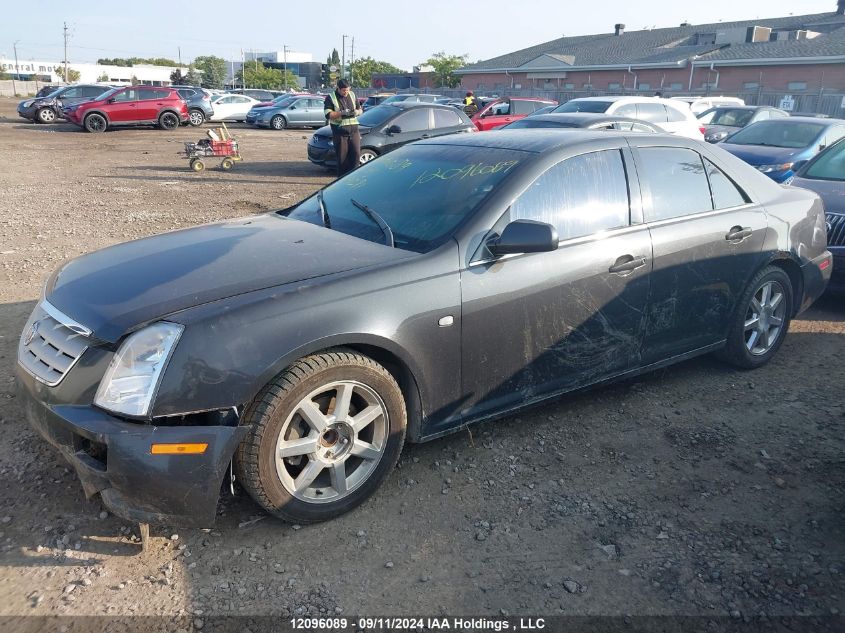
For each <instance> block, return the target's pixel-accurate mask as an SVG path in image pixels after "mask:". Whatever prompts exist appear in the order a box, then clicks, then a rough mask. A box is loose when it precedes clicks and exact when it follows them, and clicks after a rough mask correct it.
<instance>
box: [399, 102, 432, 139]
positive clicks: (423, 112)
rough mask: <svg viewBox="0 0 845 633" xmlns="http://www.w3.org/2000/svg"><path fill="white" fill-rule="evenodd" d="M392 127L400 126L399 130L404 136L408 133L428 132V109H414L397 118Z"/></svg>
mask: <svg viewBox="0 0 845 633" xmlns="http://www.w3.org/2000/svg"><path fill="white" fill-rule="evenodd" d="M391 125H397V126H399V129H400V131H401V132H402V133H403V134H404V133H406V132H417V131H419V130H427V129H428V108H413V109H411V110H409V111H408V112H405V113H404V114H400V115H399V116H398V117H396V118H395V119H394V120H393V123H391Z"/></svg>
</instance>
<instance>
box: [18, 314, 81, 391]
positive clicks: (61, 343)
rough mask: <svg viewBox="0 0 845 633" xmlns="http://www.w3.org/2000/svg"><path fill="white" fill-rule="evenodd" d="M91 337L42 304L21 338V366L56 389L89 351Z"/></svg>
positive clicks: (73, 323) (19, 353)
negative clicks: (80, 358) (85, 352)
mask: <svg viewBox="0 0 845 633" xmlns="http://www.w3.org/2000/svg"><path fill="white" fill-rule="evenodd" d="M90 335H91V332H90V330H88V329H87V328H85V327H83V326H81V325H79V324H78V323H76V321H74V320H73V319H71V318H70V317H68V316H66V315H64V314H62V313H61V312H59V311H58V310H57V309H56V308H54V307H53V306H52V305H50V304H49V303H48V302H47V301H42V302H41V303H40V304H39V305H38V306H37V307H36V308H35V310H33V312H32V315H31V316H30V317H29V320H28V321H27V322H26V326H25V327H24V329H23V333H22V334H21V340H20V342H19V343H18V363H20V365H21V366H22V367H23V368H24V369H25V370H26V371H28V372H29V373H30V374H32V375H33V376H35V378H36V379H38V380H40V381H41V382H43V383H45V384H47V385H49V386H51V387H55V386H56V385H58V384H59V383H60V382H61V381H62V378H64V377H65V375H66V374H67V372H68V371H70V369H71V367H73V366H74V364H75V363H76V361H78V360H79V357H80V356H82V353H83V352H84V351H85V350H86V349H87V348H88V337H89V336H90Z"/></svg>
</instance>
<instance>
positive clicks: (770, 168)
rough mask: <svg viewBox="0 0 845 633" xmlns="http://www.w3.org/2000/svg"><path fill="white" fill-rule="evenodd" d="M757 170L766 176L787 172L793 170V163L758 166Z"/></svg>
mask: <svg viewBox="0 0 845 633" xmlns="http://www.w3.org/2000/svg"><path fill="white" fill-rule="evenodd" d="M757 169H759V170H760V171H762V172H763V173H764V174H770V173H772V172H773V171H786V170H787V169H792V163H782V164H780V165H757Z"/></svg>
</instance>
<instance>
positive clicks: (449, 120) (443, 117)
mask: <svg viewBox="0 0 845 633" xmlns="http://www.w3.org/2000/svg"><path fill="white" fill-rule="evenodd" d="M461 123H463V121H462V120H461V115H460V114H458V113H457V112H452V111H451V110H445V109H443V110H441V109H440V108H437V109H436V110H434V127H454V126H456V125H461Z"/></svg>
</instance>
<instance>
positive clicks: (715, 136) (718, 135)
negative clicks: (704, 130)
mask: <svg viewBox="0 0 845 633" xmlns="http://www.w3.org/2000/svg"><path fill="white" fill-rule="evenodd" d="M727 135H728V133H727V132H713V133H712V134H707V135H706V136H705V137H704V140H706V141H721V140H722V139H723V138H725V137H726V136H727Z"/></svg>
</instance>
